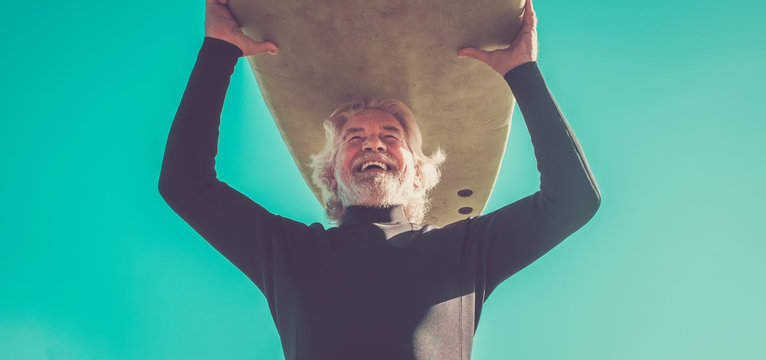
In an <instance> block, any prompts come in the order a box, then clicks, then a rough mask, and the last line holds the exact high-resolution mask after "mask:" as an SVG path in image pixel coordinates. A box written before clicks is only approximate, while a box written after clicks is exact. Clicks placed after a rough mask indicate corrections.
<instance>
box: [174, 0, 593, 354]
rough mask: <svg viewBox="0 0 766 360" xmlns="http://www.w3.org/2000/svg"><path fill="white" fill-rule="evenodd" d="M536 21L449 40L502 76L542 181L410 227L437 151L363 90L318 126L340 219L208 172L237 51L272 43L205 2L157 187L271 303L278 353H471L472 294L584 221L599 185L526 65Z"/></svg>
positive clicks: (333, 209) (220, 4) (317, 161)
mask: <svg viewBox="0 0 766 360" xmlns="http://www.w3.org/2000/svg"><path fill="white" fill-rule="evenodd" d="M535 26H536V18H535V15H534V12H533V10H532V6H531V4H530V3H529V2H528V3H527V5H526V8H525V15H524V27H523V29H522V31H521V33H520V34H519V35H518V37H517V38H516V39H515V40H514V41H513V43H512V45H511V47H509V48H508V49H504V50H497V51H494V52H485V51H481V50H478V49H474V48H467V49H462V50H460V51H459V52H458V56H462V57H470V58H474V59H477V60H479V61H482V62H484V63H486V64H487V65H489V66H491V67H492V68H493V69H494V70H495V71H497V72H498V74H500V75H502V76H504V77H505V79H506V81H507V82H508V84H509V86H510V87H511V90H512V91H513V93H514V95H515V96H516V99H517V101H518V104H519V107H520V108H521V111H522V113H523V115H524V120H525V122H526V123H527V127H528V129H529V132H530V135H531V139H532V143H533V146H534V148H535V156H536V158H537V161H538V169H539V170H540V175H541V177H540V179H541V185H540V191H538V192H536V193H534V194H532V195H530V196H528V197H525V198H523V199H520V200H518V201H516V202H513V203H511V204H509V205H507V206H505V207H503V208H501V209H499V210H497V211H494V212H491V213H489V214H485V215H481V216H477V217H472V218H468V219H465V220H461V221H458V222H455V223H452V224H449V225H447V226H445V227H444V228H439V227H435V226H431V225H426V226H420V225H419V222H420V221H421V220H422V215H423V213H424V212H425V209H426V205H427V201H426V198H425V194H427V192H428V189H430V188H431V187H433V186H434V185H435V184H436V182H437V181H438V166H439V163H440V162H441V160H443V156H442V155H441V154H440V153H438V152H437V153H436V154H433V155H432V156H430V157H428V156H426V155H425V154H423V152H422V150H421V149H420V146H421V141H420V133H419V131H418V129H417V125H416V124H415V122H414V118H413V117H412V114H411V113H410V112H409V110H408V109H407V108H406V106H404V105H403V104H401V103H399V102H398V101H395V100H391V99H364V100H360V101H357V102H353V103H350V104H345V105H343V106H341V107H340V108H339V109H338V110H337V111H335V112H334V113H333V114H332V115H331V116H330V118H329V119H328V121H327V122H326V124H325V125H326V130H327V134H328V142H327V146H326V147H325V149H324V150H323V151H322V152H321V153H320V154H317V155H316V156H315V157H314V164H313V165H314V170H315V174H314V180H315V181H316V182H317V184H318V185H320V186H321V187H323V189H324V193H325V194H324V198H325V206H326V208H327V209H328V216H329V217H330V219H332V220H335V221H337V222H338V226H337V227H332V228H329V229H325V228H324V227H323V226H322V225H321V224H319V223H314V224H311V225H304V224H301V223H298V222H296V221H293V220H290V219H287V218H284V217H281V216H277V215H274V214H272V213H270V212H269V211H267V210H266V209H264V208H263V207H261V206H259V205H258V204H256V203H255V202H253V201H252V200H250V199H249V198H247V197H246V196H244V195H242V194H241V193H239V192H237V191H236V190H234V189H232V188H230V187H229V186H227V185H226V184H225V183H223V182H221V181H219V180H218V179H217V177H216V172H215V165H214V164H215V156H216V151H217V141H218V126H219V123H220V112H221V108H222V105H223V100H224V96H225V93H226V89H227V87H228V83H229V78H230V76H231V74H232V72H233V68H234V65H235V63H236V61H237V58H238V57H240V56H245V55H255V54H260V53H263V52H270V53H274V54H276V53H277V51H278V50H277V47H276V46H275V45H274V44H273V43H270V42H268V41H262V42H257V41H253V40H251V39H249V38H247V36H245V35H243V34H242V32H241V30H240V28H239V25H238V24H237V23H236V21H235V20H234V19H233V17H232V16H231V14H230V12H229V11H228V8H227V6H226V4H225V0H208V4H207V11H206V35H207V36H206V38H205V40H204V42H203V45H202V48H201V50H200V53H199V57H198V59H197V63H196V65H195V67H194V69H193V70H192V74H191V77H190V79H189V83H188V86H187V89H186V91H185V93H184V96H183V98H182V100H181V104H180V106H179V109H178V113H177V115H176V118H175V120H174V122H173V125H172V127H171V129H170V134H169V137H168V141H167V147H166V150H165V158H164V160H163V164H162V172H161V175H160V182H159V189H160V193H161V194H162V196H163V198H164V199H165V200H166V201H167V203H168V204H169V205H170V206H171V207H172V209H173V210H174V211H176V212H177V213H178V214H179V215H180V216H181V217H182V218H183V219H184V220H185V221H186V222H187V223H189V224H190V225H191V226H192V227H193V228H194V229H195V230H196V231H197V232H198V233H199V234H200V235H201V236H202V237H204V238H205V239H206V240H207V241H208V242H209V243H210V244H211V245H212V246H213V247H215V248H216V249H217V250H218V251H220V252H221V253H222V254H223V255H224V256H225V257H226V258H227V259H229V260H230V261H231V262H232V263H233V264H234V265H236V266H237V267H238V268H239V269H240V270H241V271H242V272H243V273H244V274H246V275H247V276H248V277H249V278H250V279H251V280H252V281H253V282H254V283H255V284H256V285H257V286H258V288H259V289H260V290H261V291H262V292H263V294H264V295H265V297H266V299H267V300H268V304H269V308H270V310H271V314H272V317H273V319H274V322H275V324H276V327H277V330H278V331H279V335H280V337H281V340H282V346H283V350H284V353H285V357H286V358H287V359H426V358H428V359H468V358H469V357H470V354H471V345H472V340H473V335H474V331H475V330H476V326H477V325H478V321H479V315H480V314H481V311H482V307H483V304H484V302H485V301H486V300H487V297H488V296H489V295H490V293H491V292H492V291H493V290H494V289H495V288H496V287H497V286H498V285H499V284H500V283H501V282H502V281H504V280H505V279H507V278H508V277H510V276H511V275H513V274H514V273H516V272H517V271H519V270H520V269H522V268H524V267H525V266H527V265H528V264H529V263H531V262H532V261H534V260H536V259H537V258H539V257H540V256H542V255H543V254H545V253H546V252H547V251H548V250H550V249H551V248H553V247H554V246H555V245H556V244H558V243H559V242H561V241H562V240H563V239H564V238H566V237H567V236H569V235H570V234H572V233H573V232H574V231H576V230H577V229H579V228H580V227H582V226H583V225H584V224H585V223H586V222H587V221H588V220H589V219H590V218H591V217H592V216H593V215H594V214H595V212H596V210H597V209H598V207H599V204H600V194H599V191H598V187H597V186H596V183H595V181H594V179H593V176H592V174H591V172H590V170H589V168H588V164H587V162H586V160H585V157H584V155H583V152H582V150H581V148H580V146H579V143H578V141H577V138H576V137H575V135H574V133H573V132H572V130H571V129H570V127H569V125H568V124H567V122H566V120H565V119H564V117H563V116H562V114H561V112H560V110H559V109H558V107H557V106H556V103H555V101H554V99H553V97H552V96H551V94H550V92H549V91H548V88H547V87H546V85H545V83H544V81H543V78H542V76H541V74H540V71H539V69H538V67H537V63H536V58H537V40H536V32H535Z"/></svg>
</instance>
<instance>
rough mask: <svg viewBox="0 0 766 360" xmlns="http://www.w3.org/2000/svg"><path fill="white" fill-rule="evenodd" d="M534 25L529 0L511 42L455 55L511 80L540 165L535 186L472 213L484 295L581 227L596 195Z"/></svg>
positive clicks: (593, 207) (596, 205)
mask: <svg viewBox="0 0 766 360" xmlns="http://www.w3.org/2000/svg"><path fill="white" fill-rule="evenodd" d="M536 26H537V17H536V15H535V13H534V10H533V9H532V3H531V1H530V0H527V2H526V5H525V7H524V24H523V27H522V30H521V32H520V33H519V35H518V36H517V37H516V39H514V41H513V42H512V44H511V46H510V47H508V48H506V49H501V50H495V51H491V52H488V51H483V50H479V49H476V48H464V49H461V50H459V51H458V56H460V57H470V58H474V59H476V60H479V61H482V62H484V63H486V64H487V65H489V66H490V67H492V68H493V69H494V70H495V71H497V72H498V73H499V74H500V75H502V76H503V77H504V78H505V80H506V81H507V82H508V85H509V86H510V87H511V91H512V92H513V94H514V96H515V97H516V101H517V102H518V104H519V108H520V109H521V112H522V114H523V116H524V121H525V123H526V124H527V128H528V130H529V133H530V137H531V140H532V145H533V147H534V150H535V157H536V158H537V168H538V170H539V171H540V191H538V192H536V193H534V194H532V195H530V196H528V197H526V198H523V199H521V200H518V201H516V202H514V203H512V204H510V205H507V206H505V207H503V208H501V209H499V210H497V211H494V212H492V213H489V214H486V215H482V216H479V217H477V218H475V219H473V221H472V224H473V225H474V226H473V227H472V231H473V235H474V236H475V237H476V238H477V239H479V240H478V241H479V243H480V244H481V245H480V251H481V252H482V253H483V255H484V256H483V258H485V259H486V261H487V264H485V265H486V269H487V279H486V281H487V296H488V294H489V292H491V291H492V290H493V289H494V288H495V287H496V286H497V285H498V284H499V283H500V282H502V281H503V280H505V279H507V278H508V277H509V276H511V275H513V274H514V273H515V272H517V271H519V270H521V269H522V268H524V267H525V266H527V265H528V264H530V263H531V262H533V261H535V260H536V259H537V258H539V257H540V256H542V255H543V254H545V253H546V252H548V251H549V250H550V249H551V248H553V247H554V246H556V245H557V244H558V243H559V242H561V241H562V240H564V239H565V238H566V237H568V236H569V235H571V234H572V233H573V232H575V231H576V230H577V229H579V228H580V227H582V226H583V225H584V224H585V223H586V222H588V220H590V219H591V217H593V215H594V214H595V213H596V210H597V209H598V208H599V206H600V203H601V194H600V193H599V190H598V186H597V185H596V181H595V179H594V178H593V174H592V173H591V171H590V168H589V166H588V162H587V161H586V160H585V154H584V153H583V151H582V148H581V147H580V144H579V142H578V141H577V137H575V135H574V132H573V131H572V129H571V127H570V126H569V124H568V123H567V121H566V119H565V118H564V115H563V114H562V113H561V110H560V109H559V107H558V105H557V104H556V101H555V100H554V98H553V95H552V94H551V93H550V90H549V89H548V87H547V86H546V84H545V81H544V79H543V77H542V74H541V73H540V69H539V68H538V65H537V31H536Z"/></svg>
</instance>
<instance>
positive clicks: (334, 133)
mask: <svg viewBox="0 0 766 360" xmlns="http://www.w3.org/2000/svg"><path fill="white" fill-rule="evenodd" d="M368 109H375V110H382V111H386V112H389V113H391V114H392V115H394V117H395V118H396V120H398V121H399V124H400V125H401V126H402V128H403V129H404V133H405V134H406V135H405V136H406V142H407V146H408V148H409V150H410V152H411V153H412V158H413V161H414V163H415V169H414V170H415V174H416V175H417V178H418V179H419V181H418V185H419V186H417V187H415V186H412V189H411V191H408V193H409V194H408V195H407V196H406V198H407V199H408V201H407V203H405V204H403V205H404V213H405V215H406V216H407V219H408V220H409V221H410V222H411V223H414V224H421V223H422V222H423V218H424V217H425V214H426V213H427V212H428V209H429V200H430V199H429V198H428V193H429V191H430V190H431V189H432V188H433V187H434V186H436V184H437V183H439V178H440V176H441V172H440V166H441V164H442V163H443V162H444V159H445V158H446V157H445V155H444V152H443V151H442V150H441V148H438V149H436V151H435V152H434V153H433V154H432V155H431V156H426V155H425V154H424V153H423V138H422V136H421V134H420V129H419V128H418V125H417V123H416V122H415V116H414V115H413V114H412V111H410V109H409V108H408V107H407V105H405V104H404V103H402V102H401V101H399V100H396V99H392V98H375V97H361V98H357V99H354V100H352V101H350V102H347V103H345V104H343V105H341V106H339V107H338V108H337V109H335V111H333V112H332V114H330V116H329V117H328V118H327V119H325V121H324V123H323V125H324V129H325V135H326V136H327V143H326V144H325V147H324V149H322V151H320V152H319V153H317V154H314V155H312V156H311V160H312V161H311V164H310V166H311V168H312V169H313V174H312V180H313V182H314V184H315V185H316V186H318V187H319V188H320V189H321V190H322V202H323V204H322V205H323V206H324V207H325V212H326V214H327V218H328V219H329V220H330V221H332V222H334V223H336V224H340V222H341V220H342V218H343V213H344V212H345V211H346V208H345V206H344V204H343V203H342V201H341V199H340V196H339V195H338V190H337V189H333V188H332V186H331V184H332V182H331V179H333V177H334V175H335V169H334V167H335V162H336V158H337V156H338V151H339V150H340V147H341V143H342V137H341V135H340V131H341V129H342V128H343V125H345V123H346V121H348V119H350V118H351V117H353V116H354V115H356V114H358V113H360V112H362V111H364V110H368Z"/></svg>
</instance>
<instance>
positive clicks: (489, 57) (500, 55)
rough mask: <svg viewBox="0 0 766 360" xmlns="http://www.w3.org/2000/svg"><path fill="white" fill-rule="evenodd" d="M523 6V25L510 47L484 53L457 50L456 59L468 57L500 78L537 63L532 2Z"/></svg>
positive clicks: (535, 19)
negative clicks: (530, 63)
mask: <svg viewBox="0 0 766 360" xmlns="http://www.w3.org/2000/svg"><path fill="white" fill-rule="evenodd" d="M526 1H527V2H526V4H524V25H523V27H522V28H521V31H520V32H519V35H518V36H516V39H514V40H513V42H512V43H511V46H509V47H507V48H505V49H499V50H494V51H484V50H479V49H477V48H473V47H467V48H462V49H460V50H458V52H457V55H458V57H461V58H462V57H469V58H473V59H476V60H479V61H481V62H483V63H485V64H487V65H489V66H490V67H491V68H492V69H494V70H495V71H497V73H498V74H500V76H505V73H507V72H508V71H510V70H511V69H513V68H515V67H517V66H519V65H521V64H524V63H528V62H532V61H537V30H536V28H537V17H536V16H535V10H533V9H532V0H526Z"/></svg>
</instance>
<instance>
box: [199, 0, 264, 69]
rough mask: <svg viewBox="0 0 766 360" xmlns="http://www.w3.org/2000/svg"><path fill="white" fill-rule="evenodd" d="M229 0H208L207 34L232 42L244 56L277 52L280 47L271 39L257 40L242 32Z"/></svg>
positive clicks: (206, 6) (206, 12)
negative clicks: (230, 7)
mask: <svg viewBox="0 0 766 360" xmlns="http://www.w3.org/2000/svg"><path fill="white" fill-rule="evenodd" d="M228 2H229V1H228V0H206V5H205V36H209V37H211V38H216V39H219V40H223V41H226V42H229V43H232V44H234V45H236V46H237V47H239V49H240V50H242V56H250V55H255V54H260V53H263V52H268V53H271V54H276V53H277V52H279V49H278V48H277V46H276V45H274V43H273V42H271V41H255V40H253V39H251V38H249V37H248V36H247V35H245V34H244V33H243V32H242V27H240V25H239V23H238V22H237V20H236V19H234V15H232V14H231V11H230V10H229V5H228Z"/></svg>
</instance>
